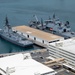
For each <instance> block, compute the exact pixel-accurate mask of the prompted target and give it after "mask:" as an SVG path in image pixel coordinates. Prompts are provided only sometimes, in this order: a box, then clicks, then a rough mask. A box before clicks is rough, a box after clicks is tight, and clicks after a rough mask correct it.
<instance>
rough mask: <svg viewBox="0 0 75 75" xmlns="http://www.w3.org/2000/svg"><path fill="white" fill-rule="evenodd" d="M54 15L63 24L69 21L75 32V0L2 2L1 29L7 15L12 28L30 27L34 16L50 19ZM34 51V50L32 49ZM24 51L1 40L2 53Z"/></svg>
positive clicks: (10, 0) (0, 2)
mask: <svg viewBox="0 0 75 75" xmlns="http://www.w3.org/2000/svg"><path fill="white" fill-rule="evenodd" d="M53 13H55V14H56V16H57V17H58V18H59V19H61V20H62V21H63V22H65V21H67V20H68V21H69V22H70V25H71V27H72V30H73V31H75V0H0V28H3V26H4V21H5V17H6V15H7V16H8V19H9V22H10V25H11V26H18V25H28V22H29V21H30V20H31V19H32V16H33V15H34V14H36V15H37V16H38V19H39V20H40V18H43V19H44V20H46V19H48V18H49V16H51V17H52V15H53ZM32 49H33V48H32ZM22 50H28V49H25V48H24V49H22V48H20V47H18V46H15V45H13V44H11V43H8V42H7V41H4V40H2V39H0V53H9V52H18V51H22Z"/></svg>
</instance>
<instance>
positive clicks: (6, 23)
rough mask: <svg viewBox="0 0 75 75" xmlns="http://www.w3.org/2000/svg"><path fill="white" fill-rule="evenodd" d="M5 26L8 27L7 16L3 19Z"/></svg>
mask: <svg viewBox="0 0 75 75" xmlns="http://www.w3.org/2000/svg"><path fill="white" fill-rule="evenodd" d="M5 25H6V26H8V25H9V21H8V18H7V16H6V18H5Z"/></svg>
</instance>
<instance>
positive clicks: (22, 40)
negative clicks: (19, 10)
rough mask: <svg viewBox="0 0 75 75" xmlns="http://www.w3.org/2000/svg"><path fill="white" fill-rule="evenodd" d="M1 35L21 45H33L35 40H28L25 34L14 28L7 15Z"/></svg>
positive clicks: (0, 30)
mask: <svg viewBox="0 0 75 75" xmlns="http://www.w3.org/2000/svg"><path fill="white" fill-rule="evenodd" d="M0 37H1V38H3V39H5V40H7V41H9V42H11V43H13V44H15V45H18V46H21V47H28V46H32V45H33V42H31V41H29V40H27V39H26V37H25V36H24V35H23V34H19V33H18V32H17V31H13V30H12V27H11V26H10V25H9V22H8V18H7V17H6V19H5V26H4V29H0Z"/></svg>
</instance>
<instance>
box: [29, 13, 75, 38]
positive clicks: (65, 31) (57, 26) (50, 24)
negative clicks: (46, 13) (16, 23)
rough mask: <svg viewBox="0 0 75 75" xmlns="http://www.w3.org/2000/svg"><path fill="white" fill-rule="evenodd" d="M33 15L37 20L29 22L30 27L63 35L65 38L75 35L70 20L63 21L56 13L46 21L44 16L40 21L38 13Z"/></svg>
mask: <svg viewBox="0 0 75 75" xmlns="http://www.w3.org/2000/svg"><path fill="white" fill-rule="evenodd" d="M33 17H35V20H31V21H30V22H29V26H30V27H33V28H36V29H40V30H43V31H46V32H50V33H52V34H55V35H59V36H63V37H64V38H71V37H75V32H73V31H72V29H71V27H70V24H69V21H66V22H65V23H63V22H61V21H60V19H59V18H56V16H55V14H53V18H50V17H49V19H48V20H44V21H43V19H42V18H41V21H39V20H38V18H37V16H36V15H35V16H33Z"/></svg>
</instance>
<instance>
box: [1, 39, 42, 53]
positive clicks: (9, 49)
mask: <svg viewBox="0 0 75 75" xmlns="http://www.w3.org/2000/svg"><path fill="white" fill-rule="evenodd" d="M42 48H43V47H40V46H38V45H35V44H34V45H33V46H28V47H20V46H17V45H14V44H12V43H10V42H8V41H6V40H4V39H2V38H0V54H2V53H14V52H22V51H30V50H36V49H42Z"/></svg>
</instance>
